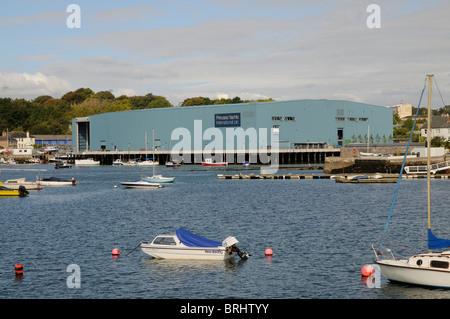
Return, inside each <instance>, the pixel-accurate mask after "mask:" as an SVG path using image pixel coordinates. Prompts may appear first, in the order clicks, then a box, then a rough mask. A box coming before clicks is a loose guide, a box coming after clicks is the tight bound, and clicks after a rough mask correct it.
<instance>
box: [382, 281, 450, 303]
mask: <svg viewBox="0 0 450 319" xmlns="http://www.w3.org/2000/svg"><path fill="white" fill-rule="evenodd" d="M380 292H381V293H382V294H383V296H384V298H390V299H448V298H450V290H448V289H443V288H429V287H421V286H413V285H407V284H403V283H398V282H386V283H385V284H383V285H382V286H381V288H380Z"/></svg>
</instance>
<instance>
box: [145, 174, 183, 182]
mask: <svg viewBox="0 0 450 319" xmlns="http://www.w3.org/2000/svg"><path fill="white" fill-rule="evenodd" d="M142 179H143V180H145V181H147V182H151V183H172V182H173V181H174V180H175V177H164V176H162V175H153V176H146V177H142Z"/></svg>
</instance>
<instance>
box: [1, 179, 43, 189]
mask: <svg viewBox="0 0 450 319" xmlns="http://www.w3.org/2000/svg"><path fill="white" fill-rule="evenodd" d="M3 186H5V187H7V188H9V189H19V188H20V186H24V187H25V188H26V189H27V190H41V189H42V186H41V184H40V183H39V182H38V181H36V182H31V181H28V180H27V179H26V178H15V179H8V180H6V181H4V182H3Z"/></svg>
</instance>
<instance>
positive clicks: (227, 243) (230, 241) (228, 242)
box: [222, 236, 251, 260]
mask: <svg viewBox="0 0 450 319" xmlns="http://www.w3.org/2000/svg"><path fill="white" fill-rule="evenodd" d="M237 243H239V241H238V240H237V239H236V238H235V237H233V236H228V237H227V238H225V240H224V241H223V242H222V246H224V247H231V248H232V251H233V252H235V253H236V254H237V255H238V256H239V257H241V259H242V260H247V259H248V257H249V256H251V255H250V254H248V253H246V252H245V251H242V250H240V249H239V248H238V247H237V246H236V244H237Z"/></svg>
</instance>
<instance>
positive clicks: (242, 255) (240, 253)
mask: <svg viewBox="0 0 450 319" xmlns="http://www.w3.org/2000/svg"><path fill="white" fill-rule="evenodd" d="M233 251H234V252H235V253H236V254H237V255H238V256H239V257H241V259H242V260H247V259H248V257H249V256H251V255H250V254H249V253H246V252H245V251H242V250H240V249H239V248H238V247H237V246H236V245H235V246H233Z"/></svg>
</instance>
